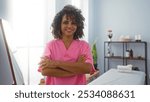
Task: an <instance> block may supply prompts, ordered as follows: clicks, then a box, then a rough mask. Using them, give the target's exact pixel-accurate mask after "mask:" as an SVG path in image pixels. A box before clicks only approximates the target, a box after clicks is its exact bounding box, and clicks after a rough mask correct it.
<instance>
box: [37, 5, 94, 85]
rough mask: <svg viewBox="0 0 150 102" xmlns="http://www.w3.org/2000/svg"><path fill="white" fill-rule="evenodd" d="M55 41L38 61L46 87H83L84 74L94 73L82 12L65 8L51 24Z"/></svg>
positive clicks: (68, 7)
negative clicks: (85, 39)
mask: <svg viewBox="0 0 150 102" xmlns="http://www.w3.org/2000/svg"><path fill="white" fill-rule="evenodd" d="M52 28H53V30H52V34H53V36H54V38H55V39H54V40H52V41H50V42H49V43H48V44H47V46H46V49H45V52H44V57H42V58H41V61H40V63H39V64H40V68H41V73H42V75H44V76H46V84H47V85H85V84H86V77H85V74H87V73H92V72H94V71H95V69H94V67H93V59H92V55H91V50H90V46H89V44H88V43H87V42H85V41H83V40H79V38H82V37H83V35H84V34H83V28H84V17H83V16H82V14H81V10H79V9H77V8H75V7H74V6H72V5H67V6H65V7H64V8H63V9H62V10H61V11H60V12H59V13H57V14H56V16H55V18H54V20H53V23H52Z"/></svg>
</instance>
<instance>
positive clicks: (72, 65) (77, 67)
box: [57, 61, 92, 74]
mask: <svg viewBox="0 0 150 102" xmlns="http://www.w3.org/2000/svg"><path fill="white" fill-rule="evenodd" d="M57 67H59V68H62V69H64V70H67V71H69V72H72V73H75V74H88V73H90V71H91V68H92V65H91V64H90V63H82V62H62V61H61V62H59V63H57Z"/></svg>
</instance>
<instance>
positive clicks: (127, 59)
mask: <svg viewBox="0 0 150 102" xmlns="http://www.w3.org/2000/svg"><path fill="white" fill-rule="evenodd" d="M129 49H130V51H131V49H132V51H131V52H130V53H129V52H128V50H129ZM128 54H129V55H128ZM127 64H132V65H133V67H135V68H139V70H142V71H144V72H145V74H146V76H145V83H146V84H147V83H148V74H147V42H145V41H140V42H136V41H128V42H122V41H105V42H104V72H106V71H107V70H109V69H110V68H114V67H115V68H116V67H117V65H127Z"/></svg>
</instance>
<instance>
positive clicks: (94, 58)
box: [92, 42, 97, 69]
mask: <svg viewBox="0 0 150 102" xmlns="http://www.w3.org/2000/svg"><path fill="white" fill-rule="evenodd" d="M92 55H93V63H94V67H95V69H97V49H96V42H94V43H93V45H92Z"/></svg>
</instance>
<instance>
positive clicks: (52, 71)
mask: <svg viewBox="0 0 150 102" xmlns="http://www.w3.org/2000/svg"><path fill="white" fill-rule="evenodd" d="M41 73H42V75H43V76H53V77H68V76H73V75H75V74H74V73H72V72H69V71H66V70H63V69H60V68H44V69H42V72H41Z"/></svg>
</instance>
